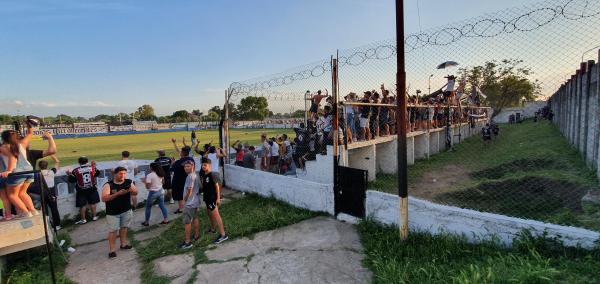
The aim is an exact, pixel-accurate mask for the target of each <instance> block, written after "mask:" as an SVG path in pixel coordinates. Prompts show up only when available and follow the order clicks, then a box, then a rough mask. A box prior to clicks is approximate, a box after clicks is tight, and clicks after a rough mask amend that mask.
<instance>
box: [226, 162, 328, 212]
mask: <svg viewBox="0 0 600 284" xmlns="http://www.w3.org/2000/svg"><path fill="white" fill-rule="evenodd" d="M225 181H226V183H227V187H228V188H231V189H235V190H238V191H243V192H249V193H256V194H258V195H260V196H264V197H273V198H275V199H278V200H281V201H284V202H286V203H288V204H291V205H293V206H296V207H299V208H304V209H308V210H310V211H317V212H327V213H329V214H331V215H333V214H334V203H333V185H332V184H323V183H316V182H311V181H306V180H302V179H298V178H296V177H288V176H283V175H277V174H272V173H269V172H263V171H258V170H252V169H247V168H243V167H238V166H233V165H225Z"/></svg>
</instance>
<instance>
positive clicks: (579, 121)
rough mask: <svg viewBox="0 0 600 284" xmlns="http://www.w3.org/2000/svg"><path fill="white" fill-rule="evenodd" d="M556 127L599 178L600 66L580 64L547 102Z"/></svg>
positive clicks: (591, 63)
mask: <svg viewBox="0 0 600 284" xmlns="http://www.w3.org/2000/svg"><path fill="white" fill-rule="evenodd" d="M549 105H550V108H551V110H552V112H553V113H554V119H553V123H554V124H556V125H557V127H558V128H559V129H560V131H561V132H562V133H563V135H564V136H565V137H566V138H567V140H568V141H569V143H571V145H572V146H573V147H574V148H576V149H577V150H578V151H579V152H580V153H581V155H582V156H583V158H584V159H585V161H586V164H587V165H588V167H590V168H592V169H595V170H596V171H597V175H598V177H599V178H600V141H599V140H600V119H599V116H600V65H599V64H597V63H595V62H594V61H593V60H591V61H588V62H586V63H581V65H580V68H579V69H578V70H576V71H575V74H574V75H572V76H571V79H570V80H568V81H567V82H566V83H565V84H563V85H562V86H561V87H560V88H559V89H558V90H557V91H556V92H555V93H554V94H553V95H552V97H551V98H550V99H549Z"/></svg>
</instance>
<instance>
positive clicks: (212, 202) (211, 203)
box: [204, 196, 217, 211]
mask: <svg viewBox="0 0 600 284" xmlns="http://www.w3.org/2000/svg"><path fill="white" fill-rule="evenodd" d="M204 203H205V204H206V209H208V210H210V211H214V210H215V208H217V198H216V197H214V196H205V197H204Z"/></svg>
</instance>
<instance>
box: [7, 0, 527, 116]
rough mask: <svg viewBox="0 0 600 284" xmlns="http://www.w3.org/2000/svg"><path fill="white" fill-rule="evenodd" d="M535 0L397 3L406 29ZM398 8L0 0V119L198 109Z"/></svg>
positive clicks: (383, 34)
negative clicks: (149, 108)
mask: <svg viewBox="0 0 600 284" xmlns="http://www.w3.org/2000/svg"><path fill="white" fill-rule="evenodd" d="M535 2H538V1H533V0H503V1H492V0H454V1H441V0H405V5H406V8H405V14H406V15H405V25H406V28H405V29H406V33H413V32H418V31H419V30H420V29H423V30H426V29H428V28H433V27H436V26H441V25H445V24H447V23H452V22H456V21H460V20H463V19H466V18H472V17H476V16H479V15H482V14H485V13H491V12H495V11H498V10H502V9H505V8H510V7H515V6H517V7H518V6H522V5H526V4H530V3H535ZM394 12H395V10H394V1H392V0H369V1H367V0H364V1H358V0H328V1H323V0H321V1H318V0H303V1H281V0H254V1H242V0H224V1H184V0H178V1H157V0H156V1H153V0H147V1H123V0H119V1H112V0H106V1H81V0H60V1H58V0H54V1H50V0H46V1H45V0H39V1H25V0H19V1H11V0H3V1H2V2H1V3H0V113H7V114H11V115H15V114H35V115H39V116H55V115H57V114H60V113H65V114H68V115H73V116H84V117H91V116H94V115H96V114H100V113H109V114H110V113H117V112H127V113H131V112H133V111H134V110H135V109H136V108H137V107H138V106H141V105H142V104H150V105H152V106H153V107H154V109H155V111H156V113H157V114H158V115H166V114H171V113H172V112H174V111H176V110H179V109H186V110H188V111H191V110H192V109H200V110H202V111H206V110H207V109H209V108H210V107H211V106H214V105H222V104H223V101H224V90H225V89H226V88H227V87H228V86H229V84H230V83H231V82H235V81H244V80H246V79H251V78H255V77H259V76H264V75H268V74H272V73H277V72H279V71H283V70H287V69H289V68H290V67H294V66H299V65H304V64H306V63H310V62H314V61H315V60H319V59H322V58H327V57H329V55H330V54H333V53H335V51H336V50H337V49H347V48H351V47H354V46H361V45H364V44H368V43H371V42H374V41H379V40H383V39H389V38H393V37H394V36H395V15H394ZM419 15H420V17H419Z"/></svg>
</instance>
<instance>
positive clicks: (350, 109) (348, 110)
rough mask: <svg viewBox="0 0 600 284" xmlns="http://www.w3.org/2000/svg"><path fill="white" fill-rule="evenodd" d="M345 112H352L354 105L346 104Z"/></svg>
mask: <svg viewBox="0 0 600 284" xmlns="http://www.w3.org/2000/svg"><path fill="white" fill-rule="evenodd" d="M348 102H351V101H348ZM346 113H347V114H351V113H354V106H352V105H347V106H346Z"/></svg>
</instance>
